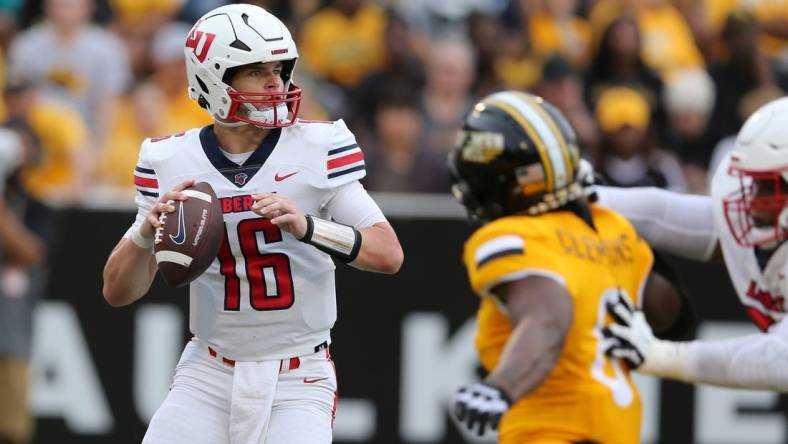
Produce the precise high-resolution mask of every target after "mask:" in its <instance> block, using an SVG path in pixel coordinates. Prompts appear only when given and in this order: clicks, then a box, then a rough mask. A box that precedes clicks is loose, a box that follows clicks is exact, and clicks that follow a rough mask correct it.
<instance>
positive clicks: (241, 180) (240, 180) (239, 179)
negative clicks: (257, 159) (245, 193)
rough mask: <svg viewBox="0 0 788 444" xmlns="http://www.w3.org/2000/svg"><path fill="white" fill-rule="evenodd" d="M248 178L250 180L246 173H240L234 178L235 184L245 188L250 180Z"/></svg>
mask: <svg viewBox="0 0 788 444" xmlns="http://www.w3.org/2000/svg"><path fill="white" fill-rule="evenodd" d="M248 178H249V176H248V175H247V174H246V173H238V174H236V175H235V177H234V178H233V181H234V182H235V184H236V185H238V186H239V187H242V186H244V185H245V184H246V179H248Z"/></svg>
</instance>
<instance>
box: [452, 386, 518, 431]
mask: <svg viewBox="0 0 788 444" xmlns="http://www.w3.org/2000/svg"><path fill="white" fill-rule="evenodd" d="M511 404H512V402H511V399H509V396H507V395H506V393H504V392H503V390H501V389H500V388H498V387H495V386H494V385H492V384H489V383H486V382H475V383H473V384H470V385H466V386H465V387H463V388H461V389H459V390H458V391H457V393H455V394H454V398H453V399H452V405H451V409H450V410H451V411H450V416H451V418H452V419H453V420H454V423H455V425H456V426H457V427H458V428H459V429H461V431H468V432H471V433H473V434H474V435H476V436H478V437H480V438H487V437H490V436H491V435H495V434H497V433H498V424H499V423H500V422H501V417H502V416H503V415H504V413H506V411H507V410H509V406H510V405H511Z"/></svg>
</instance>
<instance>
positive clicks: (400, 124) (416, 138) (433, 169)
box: [364, 85, 449, 193]
mask: <svg viewBox="0 0 788 444" xmlns="http://www.w3.org/2000/svg"><path fill="white" fill-rule="evenodd" d="M392 86H394V85H392ZM374 118H375V132H374V141H373V142H372V143H371V144H369V145H366V147H367V148H368V149H367V156H366V159H365V162H366V163H367V168H368V169H369V174H368V175H367V177H366V179H365V182H364V185H365V186H366V187H367V188H368V189H370V190H372V191H398V192H416V193H419V192H423V193H443V192H448V190H449V178H448V177H447V176H446V174H445V173H444V171H445V168H444V158H443V156H441V155H439V154H438V153H436V152H434V151H431V150H428V149H425V147H424V144H423V143H422V137H423V131H422V129H423V128H422V119H421V114H420V112H419V101H418V96H417V95H416V94H415V92H414V91H408V90H404V89H398V88H392V89H391V90H390V91H389V92H388V94H386V96H385V97H383V98H382V100H381V102H380V104H379V105H378V108H377V110H376V111H375V113H374Z"/></svg>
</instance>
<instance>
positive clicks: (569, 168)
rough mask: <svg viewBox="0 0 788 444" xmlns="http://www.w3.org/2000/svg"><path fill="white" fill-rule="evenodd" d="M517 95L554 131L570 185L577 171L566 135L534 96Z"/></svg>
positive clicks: (519, 93)
mask: <svg viewBox="0 0 788 444" xmlns="http://www.w3.org/2000/svg"><path fill="white" fill-rule="evenodd" d="M516 94H517V95H518V96H519V97H522V98H523V100H525V101H527V102H528V103H530V104H531V105H532V107H533V108H535V109H536V112H538V113H539V114H540V115H541V116H542V118H543V119H544V120H545V122H547V125H548V126H549V127H550V129H551V130H552V132H553V134H554V135H555V138H556V140H558V144H559V146H560V147H561V155H562V156H563V157H564V165H565V166H566V176H567V178H566V183H568V184H570V183H572V182H574V180H575V178H574V174H573V173H574V170H575V166H576V162H572V156H571V154H570V153H569V147H568V146H567V143H566V139H564V135H563V134H562V133H561V131H560V130H559V129H558V126H557V125H556V123H555V120H553V117H552V116H551V115H550V114H549V113H548V112H547V111H545V109H544V108H543V107H542V105H541V104H540V103H538V102H537V101H536V100H534V98H533V97H532V96H529V95H528V94H523V93H521V92H518V93H516Z"/></svg>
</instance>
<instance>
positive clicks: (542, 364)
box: [486, 318, 565, 402]
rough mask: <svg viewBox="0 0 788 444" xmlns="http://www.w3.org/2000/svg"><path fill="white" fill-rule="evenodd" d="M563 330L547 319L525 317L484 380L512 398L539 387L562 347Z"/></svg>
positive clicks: (517, 397)
mask: <svg viewBox="0 0 788 444" xmlns="http://www.w3.org/2000/svg"><path fill="white" fill-rule="evenodd" d="M564 336H565V333H564V332H563V331H562V329H561V327H560V326H559V325H558V324H557V323H555V322H553V321H551V320H548V319H537V318H527V319H524V320H522V321H520V322H519V323H518V324H517V326H516V327H515V329H514V331H513V332H512V335H511V336H510V337H509V341H508V342H507V343H506V348H505V349H504V351H503V356H502V357H501V360H500V362H499V364H498V367H496V368H495V370H494V371H493V372H492V373H490V375H489V376H488V377H487V378H486V381H488V382H490V383H492V384H494V385H495V386H497V387H500V388H502V389H503V390H504V391H505V392H506V393H507V394H508V395H509V397H511V399H512V400H513V401H514V402H517V400H519V399H520V398H522V397H523V396H525V395H527V394H528V393H530V392H532V391H533V390H535V389H536V388H537V387H539V386H540V385H541V384H542V382H543V381H544V380H545V379H546V378H547V375H549V374H550V371H551V370H552V369H553V366H554V365H555V362H556V360H557V359H558V356H559V355H560V354H561V349H562V348H563V343H564Z"/></svg>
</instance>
